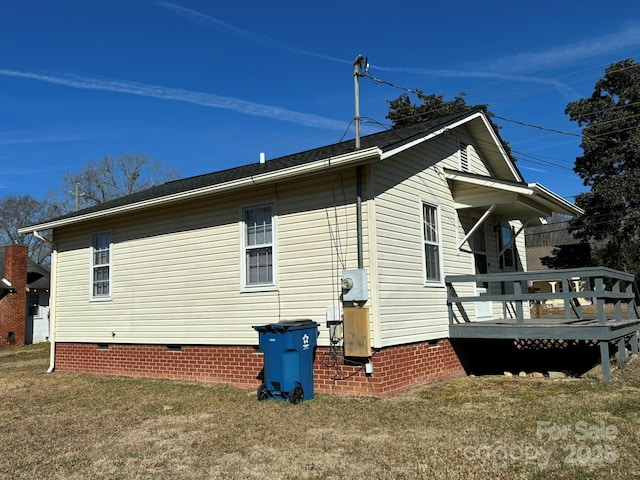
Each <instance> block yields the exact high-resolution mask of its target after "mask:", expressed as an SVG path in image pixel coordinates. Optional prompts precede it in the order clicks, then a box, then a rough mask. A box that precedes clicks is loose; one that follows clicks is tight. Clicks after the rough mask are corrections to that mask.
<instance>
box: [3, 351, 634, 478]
mask: <svg viewBox="0 0 640 480" xmlns="http://www.w3.org/2000/svg"><path fill="white" fill-rule="evenodd" d="M47 348H48V347H47V346H46V345H37V346H31V347H24V348H18V349H13V350H2V351H0V419H1V421H2V427H1V430H0V431H1V432H2V435H1V437H0V438H1V441H0V477H1V478H3V479H4V478H7V479H45V478H46V479H119V480H120V479H125V480H126V479H146V478H158V479H165V478H166V479H210V478H229V479H239V478H247V479H253V478H256V479H264V478H290V479H299V478H317V479H367V480H371V479H397V478H438V479H441V478H444V479H453V478H456V479H471V478H487V479H495V478H504V479H513V478H539V479H542V478H557V479H590V478H592V479H600V478H620V479H622V478H629V479H631V478H638V477H639V476H640V472H639V471H638V470H639V467H640V455H639V453H640V448H639V446H638V439H639V438H640V362H638V361H632V362H631V364H630V365H629V366H628V368H627V369H626V370H624V371H622V372H619V371H616V372H615V373H614V375H615V378H614V381H613V382H612V383H611V384H604V383H600V382H597V381H593V380H575V379H567V380H549V379H533V378H518V377H515V378H503V377H476V378H462V379H456V380H451V381H444V382H438V383H435V384H432V385H428V386H425V387H422V388H419V389H415V390H413V391H411V392H410V393H408V394H405V395H402V396H397V397H394V398H390V399H386V400H375V399H365V398H339V397H332V396H325V395H320V396H317V397H316V398H315V399H314V400H311V401H309V402H303V403H302V404H300V405H290V404H288V403H284V402H276V401H267V402H258V401H257V400H256V397H255V392H253V391H251V392H248V391H243V390H236V389H232V388H225V387H218V386H208V385H199V384H187V383H177V382H165V381H149V380H132V379H122V378H96V377H89V376H85V375H71V374H59V373H53V374H47V373H45V370H46V368H47V366H48V365H47V361H48V350H47Z"/></svg>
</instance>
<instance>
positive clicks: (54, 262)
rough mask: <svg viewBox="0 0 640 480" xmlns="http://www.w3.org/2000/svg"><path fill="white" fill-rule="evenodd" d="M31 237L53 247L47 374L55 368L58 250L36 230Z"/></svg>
mask: <svg viewBox="0 0 640 480" xmlns="http://www.w3.org/2000/svg"><path fill="white" fill-rule="evenodd" d="M33 236H34V237H36V238H37V239H38V240H42V241H43V242H45V243H48V244H49V245H51V246H52V247H53V250H52V251H51V277H50V278H51V285H50V287H49V344H50V347H49V368H48V369H47V373H51V372H53V370H54V369H55V366H56V336H55V332H56V290H57V289H56V270H57V265H58V250H56V244H55V243H53V242H52V241H51V240H49V239H47V238H44V237H43V236H42V235H40V233H39V232H38V231H37V230H34V231H33Z"/></svg>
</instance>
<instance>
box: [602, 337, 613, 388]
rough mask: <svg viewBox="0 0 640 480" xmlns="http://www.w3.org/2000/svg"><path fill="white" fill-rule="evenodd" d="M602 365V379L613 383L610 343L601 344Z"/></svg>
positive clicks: (603, 342)
mask: <svg viewBox="0 0 640 480" xmlns="http://www.w3.org/2000/svg"><path fill="white" fill-rule="evenodd" d="M600 365H602V379H603V380H604V381H605V382H610V381H611V359H610V358H609V342H607V341H601V342H600Z"/></svg>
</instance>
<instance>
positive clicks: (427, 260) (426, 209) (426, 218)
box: [422, 202, 442, 284]
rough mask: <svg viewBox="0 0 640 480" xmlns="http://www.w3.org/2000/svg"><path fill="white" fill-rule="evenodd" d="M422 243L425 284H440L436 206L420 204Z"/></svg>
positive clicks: (439, 239) (440, 269)
mask: <svg viewBox="0 0 640 480" xmlns="http://www.w3.org/2000/svg"><path fill="white" fill-rule="evenodd" d="M422 243H423V246H424V272H425V276H424V278H425V283H427V284H429V283H437V284H441V283H442V261H441V255H442V245H441V238H440V216H439V209H438V207H437V206H436V205H432V204H429V203H425V202H423V203H422Z"/></svg>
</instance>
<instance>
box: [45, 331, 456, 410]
mask: <svg viewBox="0 0 640 480" xmlns="http://www.w3.org/2000/svg"><path fill="white" fill-rule="evenodd" d="M176 350H178V348H176V347H169V346H166V345H124V344H108V345H107V344H103V345H96V344H84V343H57V344H56V365H55V369H56V371H58V372H81V373H88V374H92V375H115V376H127V377H138V378H157V379H170V380H191V381H198V382H204V383H220V384H226V385H232V386H235V387H240V388H257V387H258V385H259V384H260V383H261V378H262V366H263V356H262V353H261V352H259V351H257V350H256V349H254V348H253V347H251V346H208V345H206V346H205V345H201V346H190V345H183V346H181V347H180V348H179V351H176ZM342 363H343V362H342V361H338V362H335V361H332V359H331V356H330V351H329V349H328V348H326V347H319V348H318V349H317V351H316V359H315V362H314V389H315V392H316V393H330V394H336V395H362V396H371V397H379V398H381V397H387V396H389V395H393V394H396V393H399V392H402V391H404V390H407V389H409V388H411V387H413V386H416V385H420V384H423V383H426V382H430V381H435V380H440V379H444V378H450V377H454V376H458V375H462V374H463V373H464V370H463V368H462V365H461V364H460V361H459V360H458V356H457V355H456V353H455V351H454V349H453V348H452V346H451V344H450V343H449V341H448V340H446V339H444V340H440V341H439V342H438V343H437V344H436V345H433V344H431V345H430V344H429V343H426V342H424V343H414V344H409V345H400V346H395V347H388V348H384V349H381V350H378V351H376V352H375V355H374V356H373V359H372V363H373V368H374V372H373V375H371V376H368V375H367V374H365V372H364V368H363V367H361V366H346V365H344V364H342ZM336 364H338V365H339V367H337V366H336Z"/></svg>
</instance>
